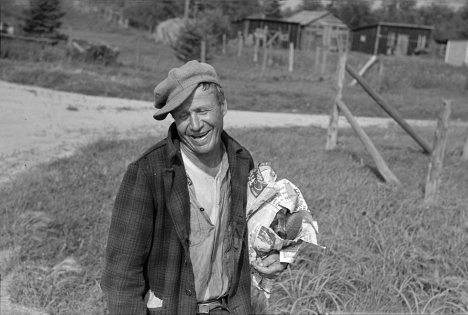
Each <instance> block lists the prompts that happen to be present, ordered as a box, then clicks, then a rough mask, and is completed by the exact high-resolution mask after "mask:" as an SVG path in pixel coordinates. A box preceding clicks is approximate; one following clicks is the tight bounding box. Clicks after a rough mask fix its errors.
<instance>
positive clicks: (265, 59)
mask: <svg viewBox="0 0 468 315" xmlns="http://www.w3.org/2000/svg"><path fill="white" fill-rule="evenodd" d="M264 34H265V38H264V39H263V61H262V72H261V75H262V76H263V75H264V74H265V70H266V67H267V63H268V26H265V28H264Z"/></svg>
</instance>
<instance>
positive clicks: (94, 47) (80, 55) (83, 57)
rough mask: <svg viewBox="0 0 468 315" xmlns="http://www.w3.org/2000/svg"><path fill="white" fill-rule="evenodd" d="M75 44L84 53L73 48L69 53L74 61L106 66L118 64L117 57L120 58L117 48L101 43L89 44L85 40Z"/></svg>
mask: <svg viewBox="0 0 468 315" xmlns="http://www.w3.org/2000/svg"><path fill="white" fill-rule="evenodd" d="M74 44H78V45H79V47H81V48H80V49H82V51H80V49H78V48H76V47H75V46H73V47H72V48H71V49H70V50H69V52H68V55H69V56H70V57H71V59H73V60H77V61H84V62H93V63H99V64H103V65H105V66H108V65H115V64H117V57H118V56H119V50H118V49H117V48H114V47H111V46H108V45H105V44H100V43H89V42H86V41H83V40H80V41H75V42H74Z"/></svg>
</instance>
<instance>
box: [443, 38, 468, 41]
mask: <svg viewBox="0 0 468 315" xmlns="http://www.w3.org/2000/svg"><path fill="white" fill-rule="evenodd" d="M447 41H448V42H468V38H455V39H449V40H447Z"/></svg>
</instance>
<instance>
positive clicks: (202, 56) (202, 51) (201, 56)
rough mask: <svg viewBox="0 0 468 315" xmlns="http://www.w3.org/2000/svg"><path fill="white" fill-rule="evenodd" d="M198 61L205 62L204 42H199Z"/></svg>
mask: <svg viewBox="0 0 468 315" xmlns="http://www.w3.org/2000/svg"><path fill="white" fill-rule="evenodd" d="M200 61H201V62H206V42H205V41H204V40H202V41H201V49H200Z"/></svg>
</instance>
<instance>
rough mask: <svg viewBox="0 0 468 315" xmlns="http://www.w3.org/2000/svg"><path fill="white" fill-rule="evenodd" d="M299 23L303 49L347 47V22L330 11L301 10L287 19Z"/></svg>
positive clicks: (348, 30)
mask: <svg viewBox="0 0 468 315" xmlns="http://www.w3.org/2000/svg"><path fill="white" fill-rule="evenodd" d="M286 21H288V22H294V23H299V24H300V26H301V32H300V38H299V41H300V47H301V49H305V50H308V49H315V47H317V46H322V47H328V49H329V50H331V51H336V50H338V48H339V47H340V46H342V47H347V45H348V41H349V34H350V29H349V27H348V25H346V23H344V22H343V21H342V20H340V19H339V18H337V17H336V16H334V15H333V14H332V13H331V12H328V11H308V10H303V11H300V12H298V13H296V14H294V15H292V16H290V17H289V18H287V19H286Z"/></svg>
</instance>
